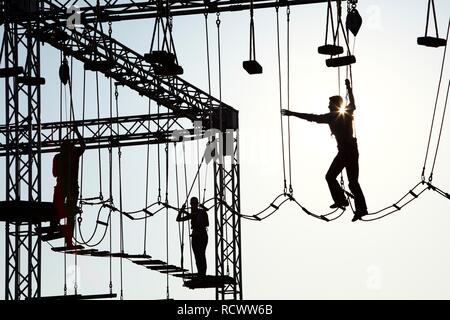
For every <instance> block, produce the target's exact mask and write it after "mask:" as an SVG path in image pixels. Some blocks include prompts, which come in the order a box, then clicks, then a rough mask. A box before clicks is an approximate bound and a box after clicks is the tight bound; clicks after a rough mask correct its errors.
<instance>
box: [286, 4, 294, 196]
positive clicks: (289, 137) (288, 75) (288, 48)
mask: <svg viewBox="0 0 450 320" xmlns="http://www.w3.org/2000/svg"><path fill="white" fill-rule="evenodd" d="M290 15H291V8H290V7H289V6H287V7H286V46H287V48H286V51H287V72H286V73H287V81H286V82H287V109H288V110H290V109H291V104H290V98H291V97H290V96H291V93H290V83H291V81H290V42H291V37H290V22H291V18H290ZM287 130H288V134H287V140H288V170H289V194H290V195H292V194H293V193H294V189H293V188H292V161H291V118H290V117H288V119H287Z"/></svg>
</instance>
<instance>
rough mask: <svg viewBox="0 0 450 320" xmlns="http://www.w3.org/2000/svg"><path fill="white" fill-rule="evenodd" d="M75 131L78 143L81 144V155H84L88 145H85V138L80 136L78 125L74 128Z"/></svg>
mask: <svg viewBox="0 0 450 320" xmlns="http://www.w3.org/2000/svg"><path fill="white" fill-rule="evenodd" d="M73 131H75V134H76V135H77V139H78V142H79V143H80V147H81V153H84V150H86V144H85V143H84V139H83V136H82V135H81V134H80V131H78V127H77V126H76V125H74V126H73Z"/></svg>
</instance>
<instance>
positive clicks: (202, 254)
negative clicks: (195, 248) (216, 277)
mask: <svg viewBox="0 0 450 320" xmlns="http://www.w3.org/2000/svg"><path fill="white" fill-rule="evenodd" d="M199 242H200V248H199V257H198V259H199V260H198V268H199V270H198V273H199V275H202V276H205V275H206V246H207V245H208V234H207V233H206V232H202V233H201V236H200V237H199Z"/></svg>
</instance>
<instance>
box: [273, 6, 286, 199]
mask: <svg viewBox="0 0 450 320" xmlns="http://www.w3.org/2000/svg"><path fill="white" fill-rule="evenodd" d="M275 10H276V13H277V15H276V16H277V53H278V86H279V95H280V97H279V99H280V129H281V153H282V158H283V185H284V187H283V190H284V193H285V194H286V193H287V182H286V160H285V157H284V154H285V151H284V128H283V115H282V114H281V110H282V109H283V93H282V88H281V52H280V19H279V14H278V10H279V7H278V5H277V6H276V7H275Z"/></svg>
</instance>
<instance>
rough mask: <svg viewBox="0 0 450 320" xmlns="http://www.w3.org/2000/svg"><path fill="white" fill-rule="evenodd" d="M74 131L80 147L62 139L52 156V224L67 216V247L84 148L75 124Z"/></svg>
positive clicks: (73, 220) (71, 235)
mask: <svg viewBox="0 0 450 320" xmlns="http://www.w3.org/2000/svg"><path fill="white" fill-rule="evenodd" d="M74 132H75V134H76V136H77V139H78V142H79V144H80V147H76V146H75V144H74V143H73V142H71V141H64V142H63V143H62V145H61V149H60V152H59V153H57V154H56V155H55V157H54V158H53V176H54V177H56V185H55V189H54V193H53V203H54V204H55V207H56V213H57V217H56V219H55V221H53V223H52V225H53V226H54V227H56V225H57V224H58V223H59V220H60V219H62V218H67V227H66V228H64V229H63V230H64V237H65V239H66V245H67V247H73V244H72V237H73V228H74V225H75V215H76V214H77V212H78V207H77V202H78V194H79V186H78V168H79V163H80V157H81V155H82V154H83V153H84V151H85V149H86V145H85V143H84V140H83V137H82V136H81V134H80V132H79V131H78V128H77V127H76V126H74Z"/></svg>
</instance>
